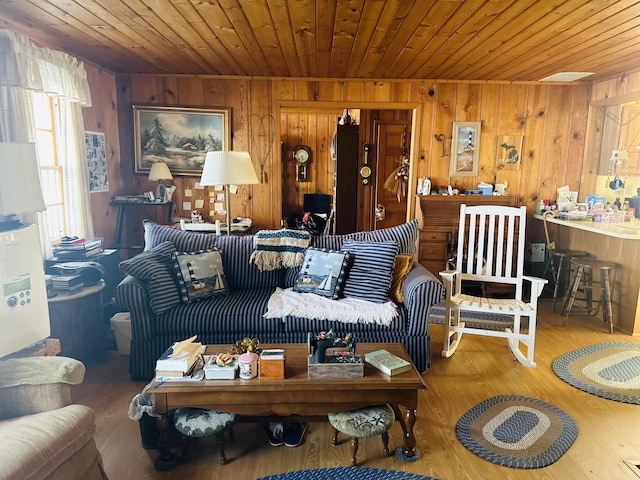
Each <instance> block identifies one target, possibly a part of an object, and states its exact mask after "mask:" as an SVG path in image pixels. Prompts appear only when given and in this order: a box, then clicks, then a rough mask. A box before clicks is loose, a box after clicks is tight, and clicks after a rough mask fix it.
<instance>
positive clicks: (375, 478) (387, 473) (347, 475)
mask: <svg viewBox="0 0 640 480" xmlns="http://www.w3.org/2000/svg"><path fill="white" fill-rule="evenodd" d="M339 479H348V480H436V479H434V478H433V477H424V476H422V475H417V474H415V473H407V472H398V471H396V470H381V469H378V468H363V467H337V468H317V469H314V470H299V471H297V472H286V473H277V474H275V475H269V476H268V477H262V478H259V479H258V480H339Z"/></svg>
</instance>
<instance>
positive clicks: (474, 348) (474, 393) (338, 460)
mask: <svg viewBox="0 0 640 480" xmlns="http://www.w3.org/2000/svg"><path fill="white" fill-rule="evenodd" d="M549 309H550V304H549V303H543V304H542V305H541V312H540V315H539V322H538V323H539V326H538V336H537V342H536V362H537V364H538V367H537V368H535V369H528V368H526V367H523V366H522V365H520V364H519V363H517V362H516V361H515V360H514V359H513V357H512V355H511V354H510V352H509V350H508V348H507V346H506V341H505V340H503V339H496V338H487V337H475V336H471V335H467V336H466V337H464V338H463V340H462V343H461V345H460V347H459V350H458V352H457V353H456V354H455V355H454V356H453V357H452V358H449V359H444V358H441V357H440V349H441V347H442V340H441V335H442V327H440V326H437V325H436V326H432V327H431V328H432V330H431V336H432V342H433V345H432V346H433V349H432V350H433V354H432V364H431V368H430V369H429V371H428V373H426V374H425V376H424V378H425V381H426V383H427V385H428V387H429V388H428V390H426V391H424V393H422V398H421V400H420V406H419V409H418V420H417V423H416V425H415V434H416V438H417V447H418V450H419V456H420V458H419V459H418V461H416V462H413V463H406V462H403V461H401V460H399V459H397V458H395V457H389V458H384V457H383V456H382V443H381V441H380V439H379V438H369V439H363V440H362V441H361V442H360V451H359V454H358V458H359V460H360V462H361V464H362V466H366V467H371V468H388V469H395V470H403V471H407V472H413V473H420V474H422V475H428V476H432V477H436V478H439V479H441V480H454V479H455V480H460V479H469V480H471V479H473V480H478V479H494V480H498V479H509V480H512V479H531V478H536V479H538V478H543V479H546V480H567V479H598V480H604V479H615V480H638V478H639V477H640V471H638V469H637V468H636V470H637V471H638V473H637V474H636V473H635V472H634V471H633V470H632V469H631V468H630V467H628V466H627V465H626V464H625V463H624V460H637V461H638V463H640V406H636V405H628V404H624V403H618V402H613V401H610V400H605V399H601V398H598V397H595V396H593V395H590V394H588V393H584V392H582V391H579V390H577V389H575V388H573V387H571V386H569V385H568V384H566V383H565V382H563V381H561V380H560V379H558V378H557V377H556V376H555V374H554V373H553V371H552V370H551V362H552V361H553V359H554V358H556V357H557V356H559V355H561V354H563V353H565V352H568V351H570V350H573V349H575V348H579V347H582V346H585V345H591V344H594V343H598V342H607V341H623V342H631V343H637V344H640V338H637V337H631V336H629V335H625V334H619V333H615V334H613V335H610V334H609V333H608V330H607V328H606V325H604V324H603V323H602V322H601V320H599V319H597V318H595V317H579V316H576V317H571V318H570V319H569V321H568V322H567V324H566V325H563V322H562V318H561V317H559V316H558V315H555V314H551V313H549ZM127 360H128V357H121V356H119V355H118V354H117V353H116V352H111V355H110V359H109V360H108V361H107V362H106V363H103V364H100V365H97V366H94V367H89V368H88V371H87V375H86V378H85V382H84V384H83V385H81V386H78V387H74V388H75V390H74V400H75V401H76V402H77V403H82V404H86V405H89V406H90V407H92V408H93V409H94V410H95V412H96V416H97V434H96V441H97V443H98V448H99V449H100V451H101V452H102V456H103V458H104V463H105V469H106V471H107V473H108V475H109V476H110V478H111V479H112V480H127V479H136V480H139V479H146V478H153V479H156V478H157V479H181V480H182V479H189V480H199V479H203V480H204V479H207V480H222V479H225V480H226V479H233V480H250V479H255V478H258V477H261V476H264V475H268V474H274V473H279V472H284V471H290V470H300V469H311V468H321V467H333V466H346V465H349V459H350V456H349V450H350V448H349V445H348V443H342V444H340V445H339V446H336V447H331V445H330V435H331V432H330V428H329V425H328V423H313V424H310V425H309V427H308V429H307V433H306V436H305V439H304V443H303V444H302V445H301V446H299V447H297V448H288V447H286V446H281V447H271V446H270V445H269V444H268V443H267V441H266V439H265V437H264V434H263V431H262V428H261V427H260V426H259V425H253V424H241V425H239V426H237V428H236V429H235V430H236V437H235V440H234V441H231V442H228V447H227V457H228V458H229V460H230V462H229V463H228V464H227V465H224V466H222V465H219V464H218V462H217V454H216V447H215V444H214V443H213V442H212V441H209V440H208V439H204V440H202V441H200V442H199V443H198V444H196V445H195V446H194V447H195V448H194V449H193V450H192V452H191V455H189V458H188V459H186V460H185V461H184V462H183V463H182V464H181V465H179V466H178V467H177V468H175V469H174V470H172V471H169V472H157V471H155V469H154V468H153V465H152V460H153V458H154V457H155V452H154V451H148V450H144V449H142V448H141V445H140V432H139V426H138V422H135V421H132V420H129V419H128V418H127V410H128V407H129V403H130V400H131V399H132V398H133V396H134V395H135V394H136V393H138V392H140V391H141V390H142V388H143V387H144V383H140V382H131V381H130V380H129V377H128V374H127ZM499 394H515V395H525V396H529V397H533V398H537V399H540V400H543V401H545V402H548V403H551V404H553V405H555V406H557V407H559V408H561V409H562V410H564V411H565V412H566V413H568V414H569V415H570V416H571V417H573V419H574V420H575V421H576V423H577V424H578V428H579V435H578V439H577V440H576V442H575V443H574V444H573V446H572V447H571V448H570V450H569V451H568V452H567V453H566V454H565V455H564V456H563V457H562V458H560V459H559V460H558V461H557V462H556V463H555V464H553V465H550V466H548V467H546V468H543V469H538V470H518V469H512V468H507V467H500V466H497V465H494V464H492V463H489V462H487V461H485V460H482V459H481V458H479V457H477V456H475V455H474V454H472V453H471V452H469V451H468V450H467V449H466V448H464V447H463V446H462V445H461V444H460V442H459V441H458V440H457V438H456V435H455V431H454V429H455V424H456V421H457V420H458V418H460V416H462V415H463V414H464V413H465V412H466V411H467V410H468V409H470V408H471V407H473V406H474V405H475V404H477V403H478V402H480V401H482V400H484V399H486V398H489V397H492V396H494V395H499ZM401 443H402V435H401V430H400V427H399V425H396V426H395V427H394V428H393V429H392V431H391V440H390V445H391V446H393V447H395V446H397V445H399V444H401Z"/></svg>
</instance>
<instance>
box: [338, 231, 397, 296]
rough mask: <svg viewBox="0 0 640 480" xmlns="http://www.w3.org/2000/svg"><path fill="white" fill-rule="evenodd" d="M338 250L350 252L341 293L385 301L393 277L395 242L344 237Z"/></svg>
mask: <svg viewBox="0 0 640 480" xmlns="http://www.w3.org/2000/svg"><path fill="white" fill-rule="evenodd" d="M341 250H342V251H343V252H349V253H350V254H351V267H350V268H349V271H348V272H347V278H346V281H345V284H344V296H345V297H353V298H359V299H361V300H368V301H370V302H375V303H384V302H386V301H387V298H388V296H389V288H390V287H391V280H392V279H393V270H394V265H395V262H396V255H397V254H398V242H396V241H394V240H387V241H384V242H360V241H346V242H345V243H344V244H343V245H342V249H341Z"/></svg>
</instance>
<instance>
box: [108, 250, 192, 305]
mask: <svg viewBox="0 0 640 480" xmlns="http://www.w3.org/2000/svg"><path fill="white" fill-rule="evenodd" d="M175 251H176V247H175V246H174V245H173V243H171V242H163V243H161V244H159V245H158V246H156V247H155V248H152V249H151V250H148V251H146V252H142V253H140V254H139V255H136V256H135V257H133V258H130V259H128V260H124V261H122V262H120V268H121V269H122V270H123V271H124V272H125V273H126V274H128V275H131V276H133V277H136V278H137V279H139V280H142V281H143V282H145V283H146V284H147V291H148V292H149V301H150V303H151V311H153V313H155V314H156V315H157V314H160V313H164V312H166V311H167V310H169V309H170V308H173V307H175V306H176V305H179V304H180V295H179V294H178V287H177V286H176V280H175V275H174V272H173V264H172V261H171V255H172V254H173V253H174V252H175Z"/></svg>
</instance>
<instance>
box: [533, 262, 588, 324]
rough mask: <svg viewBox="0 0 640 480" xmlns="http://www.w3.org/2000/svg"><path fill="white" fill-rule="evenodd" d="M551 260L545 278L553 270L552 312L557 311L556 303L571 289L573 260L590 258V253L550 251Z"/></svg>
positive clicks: (543, 275)
mask: <svg viewBox="0 0 640 480" xmlns="http://www.w3.org/2000/svg"><path fill="white" fill-rule="evenodd" d="M548 253H549V259H548V260H547V264H546V265H545V267H544V273H543V274H542V277H543V278H544V277H545V275H546V273H547V270H548V269H549V268H551V275H552V277H553V302H552V303H551V311H552V312H555V311H556V302H557V300H558V297H559V296H564V295H566V293H567V290H568V287H569V280H570V277H571V260H573V259H574V258H585V257H588V256H589V253H588V252H585V251H583V250H564V249H556V250H548Z"/></svg>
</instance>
